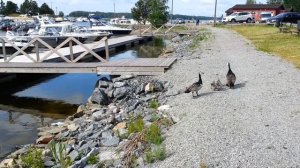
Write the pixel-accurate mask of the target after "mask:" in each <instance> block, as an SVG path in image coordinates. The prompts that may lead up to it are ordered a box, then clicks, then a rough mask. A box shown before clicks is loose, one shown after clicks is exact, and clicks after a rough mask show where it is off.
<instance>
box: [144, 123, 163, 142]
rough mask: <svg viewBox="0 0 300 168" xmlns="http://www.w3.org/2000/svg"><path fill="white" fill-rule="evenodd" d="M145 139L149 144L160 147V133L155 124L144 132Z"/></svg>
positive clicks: (161, 138) (161, 139)
mask: <svg viewBox="0 0 300 168" xmlns="http://www.w3.org/2000/svg"><path fill="white" fill-rule="evenodd" d="M145 139H146V141H147V142H149V143H153V144H156V145H160V144H161V143H162V141H163V137H162V135H161V132H160V128H159V126H158V125H157V124H151V125H150V127H149V129H148V130H147V131H146V135H145Z"/></svg>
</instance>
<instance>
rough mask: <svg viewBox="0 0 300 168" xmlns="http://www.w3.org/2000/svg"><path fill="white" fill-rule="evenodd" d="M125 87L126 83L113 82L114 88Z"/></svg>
mask: <svg viewBox="0 0 300 168" xmlns="http://www.w3.org/2000/svg"><path fill="white" fill-rule="evenodd" d="M123 86H126V82H115V83H114V88H119V87H123Z"/></svg>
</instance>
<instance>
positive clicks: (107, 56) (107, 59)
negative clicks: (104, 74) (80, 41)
mask: <svg viewBox="0 0 300 168" xmlns="http://www.w3.org/2000/svg"><path fill="white" fill-rule="evenodd" d="M105 54H106V61H109V48H108V38H106V39H105Z"/></svg>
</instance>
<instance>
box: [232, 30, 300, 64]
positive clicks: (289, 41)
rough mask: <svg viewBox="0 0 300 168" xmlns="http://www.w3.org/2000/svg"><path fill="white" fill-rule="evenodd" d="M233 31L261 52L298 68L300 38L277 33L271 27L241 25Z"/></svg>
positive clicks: (299, 61) (299, 62)
mask: <svg viewBox="0 0 300 168" xmlns="http://www.w3.org/2000/svg"><path fill="white" fill-rule="evenodd" d="M230 29H233V30H235V31H237V32H238V33H240V34H241V35H243V36H245V37H246V38H248V39H249V40H251V41H252V42H253V44H254V45H255V46H256V47H257V48H258V49H259V50H261V51H264V52H268V53H272V54H276V55H279V56H281V57H282V58H284V59H287V60H288V61H290V62H292V63H294V64H295V65H296V66H297V67H298V68H300V37H299V36H295V35H291V34H290V33H279V30H278V28H275V27H272V26H257V25H251V26H249V25H241V26H231V27H230Z"/></svg>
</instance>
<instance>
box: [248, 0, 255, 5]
mask: <svg viewBox="0 0 300 168" xmlns="http://www.w3.org/2000/svg"><path fill="white" fill-rule="evenodd" d="M246 4H256V1H255V0H247V1H246Z"/></svg>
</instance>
